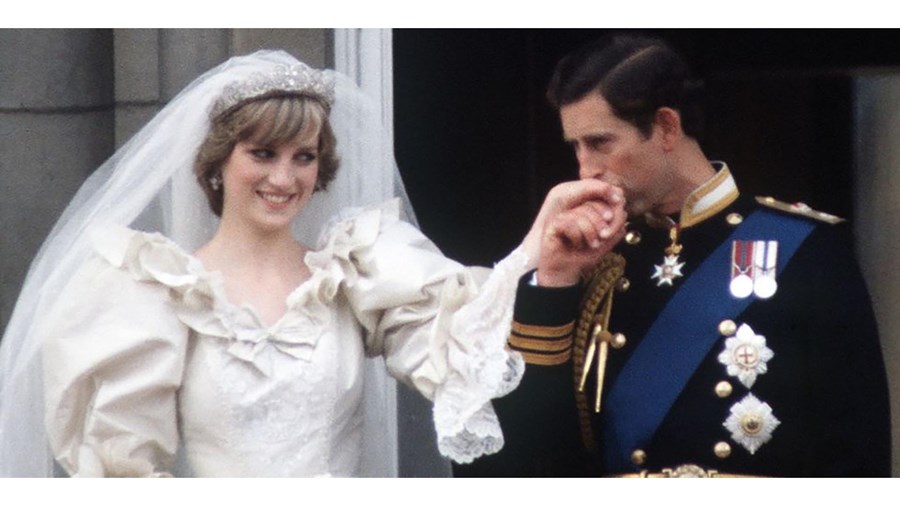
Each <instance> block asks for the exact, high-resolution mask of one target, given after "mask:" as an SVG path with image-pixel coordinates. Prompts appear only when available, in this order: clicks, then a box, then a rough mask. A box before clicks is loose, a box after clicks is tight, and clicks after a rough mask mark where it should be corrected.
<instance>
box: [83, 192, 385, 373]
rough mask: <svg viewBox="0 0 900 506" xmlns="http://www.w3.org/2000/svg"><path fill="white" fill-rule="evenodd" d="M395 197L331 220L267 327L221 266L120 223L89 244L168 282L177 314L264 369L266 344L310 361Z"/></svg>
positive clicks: (136, 274) (139, 275)
mask: <svg viewBox="0 0 900 506" xmlns="http://www.w3.org/2000/svg"><path fill="white" fill-rule="evenodd" d="M399 204H400V203H399V200H396V199H394V200H391V201H388V202H385V203H383V204H381V205H380V206H377V207H371V208H365V209H350V210H345V211H343V212H342V213H341V214H340V215H339V216H338V217H336V218H335V219H333V220H332V221H331V223H330V224H329V226H328V227H327V228H326V232H325V233H324V234H323V235H322V237H321V238H320V240H319V243H318V245H317V248H316V249H315V250H312V251H309V252H307V254H306V256H305V258H304V261H305V262H306V264H307V266H308V267H309V269H310V272H311V276H310V278H309V279H307V280H306V281H304V282H303V283H302V284H301V285H300V286H298V287H297V288H296V289H295V290H294V291H293V292H291V293H290V294H289V295H288V297H287V299H286V306H287V310H286V311H285V313H284V315H283V316H282V317H281V318H280V319H279V320H278V321H277V322H275V323H274V324H273V325H271V326H266V325H265V324H263V322H262V321H261V320H260V319H259V317H258V315H257V313H256V311H254V310H253V308H252V307H250V306H247V305H243V306H238V305H235V304H232V303H231V302H230V301H229V300H228V298H227V297H226V294H225V293H226V292H225V285H224V282H223V278H222V275H221V273H219V272H214V271H212V272H211V271H207V270H206V269H205V267H204V266H203V264H202V262H200V260H199V259H197V258H196V257H195V256H193V255H191V254H190V253H188V252H186V251H185V250H184V249H183V248H182V247H181V246H179V245H178V244H176V243H175V242H174V241H172V240H171V239H169V238H167V237H165V236H163V235H162V234H159V233H148V232H139V231H136V230H132V229H129V228H125V227H121V226H112V227H105V228H102V229H101V228H98V229H96V230H95V231H94V232H93V233H92V237H91V239H92V242H93V245H94V249H95V251H96V252H97V253H98V254H99V255H100V256H101V257H102V258H104V259H105V260H106V261H107V262H109V263H110V264H111V265H113V266H115V267H117V268H120V269H123V270H125V271H127V272H128V273H129V274H130V275H131V276H132V277H133V278H134V279H135V280H137V281H145V282H156V283H159V284H161V285H163V286H166V287H168V288H169V289H170V293H171V294H172V299H173V301H174V302H175V311H176V313H177V316H178V318H179V319H180V320H181V321H182V322H183V323H184V324H185V325H187V326H188V327H190V328H192V329H194V330H195V331H197V332H198V333H200V334H203V335H204V336H209V337H212V338H217V339H221V340H223V341H225V342H226V344H227V351H228V353H229V354H231V355H232V356H234V357H236V358H238V359H240V360H243V361H246V362H248V363H251V364H253V365H254V366H256V367H257V368H258V369H259V370H260V371H261V372H262V373H264V374H266V375H269V374H270V373H271V367H272V366H271V364H270V363H269V360H268V359H266V358H265V357H267V356H268V354H266V353H262V352H263V350H265V349H266V348H268V347H272V348H274V349H275V350H277V351H278V352H281V353H284V354H287V355H289V356H291V357H293V358H296V359H300V360H310V358H311V357H312V354H313V352H314V351H315V347H316V343H317V342H318V341H319V339H320V338H321V337H322V335H324V334H325V333H326V332H327V330H328V328H329V326H330V323H331V314H332V310H331V306H332V305H333V303H334V299H335V297H336V295H337V293H338V291H339V289H340V286H341V285H342V284H344V285H348V286H352V285H353V284H355V283H356V282H357V280H358V278H359V276H360V272H359V268H358V264H357V262H356V260H355V258H357V257H358V256H359V255H360V254H361V253H362V252H363V250H365V249H368V248H370V247H371V246H372V245H373V244H374V243H375V241H376V239H377V238H378V235H379V233H380V231H381V230H384V229H385V228H386V227H387V226H390V225H392V224H393V223H396V222H397V221H399V211H400V205H399Z"/></svg>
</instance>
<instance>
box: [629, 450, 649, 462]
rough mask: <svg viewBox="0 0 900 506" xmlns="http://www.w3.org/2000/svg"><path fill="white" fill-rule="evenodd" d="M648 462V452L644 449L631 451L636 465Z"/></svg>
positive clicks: (632, 460)
mask: <svg viewBox="0 0 900 506" xmlns="http://www.w3.org/2000/svg"><path fill="white" fill-rule="evenodd" d="M644 462H647V453H646V452H645V451H644V450H635V451H633V452H631V463H632V464H634V465H636V466H642V465H644Z"/></svg>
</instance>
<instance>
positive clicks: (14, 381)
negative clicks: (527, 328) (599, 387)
mask: <svg viewBox="0 0 900 506" xmlns="http://www.w3.org/2000/svg"><path fill="white" fill-rule="evenodd" d="M376 117H377V115H375V114H374V113H373V112H372V110H371V108H370V107H369V105H368V103H367V101H366V99H365V97H363V96H362V95H361V93H360V92H359V90H358V89H357V88H356V87H355V86H353V85H352V84H351V83H349V81H348V80H347V79H346V78H344V77H342V76H340V75H338V74H336V73H334V72H331V71H317V70H314V69H311V68H309V67H308V66H306V65H305V64H303V63H301V62H299V61H297V60H295V59H294V58H293V57H291V56H290V55H288V54H286V53H284V52H280V51H279V52H273V51H262V52H258V53H255V54H253V55H249V56H244V57H236V58H232V59H231V60H229V61H227V62H225V63H223V64H222V65H220V66H219V67H217V68H215V69H213V70H211V71H209V72H208V73H206V74H204V75H203V76H201V77H200V78H198V79H197V80H196V81H194V82H193V83H192V84H191V85H189V86H188V87H187V88H186V89H185V90H184V91H182V93H181V94H179V96H178V97H176V98H175V99H174V100H173V101H172V102H171V103H170V104H169V105H168V106H167V107H166V108H165V109H163V110H162V111H161V112H160V113H159V114H158V115H157V116H156V117H155V118H154V119H153V120H152V121H151V122H150V123H149V124H148V125H147V126H146V127H145V128H144V129H142V130H141V132H139V133H138V134H137V135H136V136H135V138H133V139H132V140H131V141H130V142H129V143H128V144H126V145H125V146H124V147H123V148H122V149H120V150H119V151H118V152H117V153H116V154H115V155H114V156H113V157H112V158H111V159H110V160H109V161H107V162H106V163H105V164H104V165H103V166H101V167H100V169H98V171H97V172H96V173H95V174H94V175H93V176H92V177H91V178H90V179H89V180H88V181H87V182H86V183H85V185H84V186H83V187H82V189H81V190H80V191H79V193H78V195H76V197H75V199H74V200H73V202H72V203H71V204H70V205H69V207H68V208H67V210H66V212H65V213H64V214H63V216H62V218H61V219H60V221H59V222H58V223H57V225H56V227H55V228H54V230H53V231H52V232H51V234H50V237H49V238H48V239H47V241H46V242H45V244H44V246H43V247H42V249H41V252H40V253H39V255H38V257H37V258H36V259H35V261H34V263H33V265H32V268H31V270H30V271H29V275H28V278H27V280H26V285H25V288H24V289H23V292H22V295H21V297H20V299H19V302H18V304H17V307H16V310H15V313H14V315H13V318H12V320H11V322H10V324H9V326H8V328H7V332H6V335H5V336H4V338H3V342H2V350H0V360H2V362H0V368H2V369H0V371H2V384H0V389H2V393H0V474H2V475H4V476H5V475H32V476H34V475H36V476H41V475H44V476H48V475H51V474H52V472H53V462H54V461H55V462H57V463H58V464H59V465H60V466H61V467H62V468H63V469H64V470H65V472H66V473H68V474H69V475H72V476H165V475H170V474H173V473H176V472H178V473H185V474H193V475H198V476H355V475H360V474H366V475H372V474H376V475H377V474H387V473H389V472H390V471H388V470H385V469H383V468H379V467H378V464H379V463H381V462H384V461H385V458H384V456H385V455H387V453H388V452H391V451H394V449H392V448H390V447H386V446H385V440H386V439H387V438H383V437H379V435H380V432H381V431H385V430H387V428H386V426H385V425H386V424H387V423H388V422H387V421H386V418H385V415H384V413H383V411H384V404H383V403H381V402H379V401H378V398H379V395H380V394H381V393H383V392H381V390H382V389H381V388H380V385H381V384H380V382H379V381H378V370H379V367H378V365H377V363H375V362H372V361H367V360H366V357H367V356H368V357H373V356H382V357H383V358H384V364H385V365H386V369H387V371H388V372H389V373H390V374H391V375H392V376H394V377H396V378H398V379H400V380H401V381H404V382H405V383H406V384H408V385H409V386H411V387H413V388H414V389H416V390H418V391H419V392H420V393H421V394H422V395H424V396H425V397H427V398H429V399H430V400H432V401H433V402H434V424H435V428H436V431H437V435H438V447H439V449H440V451H441V453H442V454H443V455H445V456H447V457H450V458H452V459H454V460H456V461H459V462H468V461H471V460H472V459H474V458H477V457H478V456H480V455H483V454H487V453H493V452H496V451H498V450H499V449H500V448H501V447H502V433H501V432H500V428H499V425H498V423H497V419H496V416H495V415H494V413H493V410H492V408H491V404H490V399H492V398H495V397H498V396H502V395H504V394H505V393H506V392H508V391H509V390H511V389H512V388H515V386H516V385H517V383H518V381H519V378H520V377H521V374H522V370H523V367H524V365H523V362H522V360H521V357H520V356H519V355H518V354H517V353H515V352H510V351H508V350H507V348H506V346H505V343H506V338H507V336H508V332H509V323H510V320H511V312H512V306H513V304H512V302H513V297H514V294H515V287H516V283H517V282H518V280H519V278H520V276H522V275H523V274H524V273H525V272H527V271H528V270H529V269H531V268H532V267H533V266H534V264H535V260H536V258H535V257H536V254H535V252H536V251H538V246H537V244H536V243H537V242H539V241H540V237H541V234H542V232H543V230H542V229H543V226H544V223H545V221H546V219H547V216H548V215H552V214H554V213H556V212H558V211H560V210H561V209H562V208H563V207H566V206H571V205H573V203H577V202H575V201H574V200H572V198H571V196H569V200H568V201H564V200H565V199H552V198H548V202H547V203H545V206H544V209H542V212H541V213H540V214H539V216H538V219H537V220H536V221H535V224H534V225H533V228H532V230H531V231H530V232H529V235H528V236H527V237H526V240H525V241H524V242H523V245H522V246H520V247H519V248H517V249H516V250H515V251H513V252H512V253H511V254H510V255H509V256H508V257H507V258H505V259H504V260H502V261H501V262H500V263H498V264H497V265H496V266H495V268H494V269H493V270H491V272H490V275H489V276H488V277H486V279H484V278H485V277H484V276H480V275H478V272H476V270H474V269H469V268H466V267H464V266H461V265H459V264H457V263H456V262H453V261H451V260H449V259H447V258H445V257H443V256H442V255H441V254H440V252H439V251H438V250H437V248H436V247H435V246H434V245H433V244H432V243H431V242H430V241H428V240H427V238H425V237H424V236H423V235H422V234H421V233H420V232H419V231H418V230H417V229H416V228H415V227H413V226H412V225H410V224H409V223H407V222H406V221H404V220H403V215H404V213H403V209H402V208H403V206H404V204H405V203H404V202H401V201H400V200H391V201H387V202H384V203H376V202H377V200H376V199H373V198H372V197H371V195H368V194H367V192H370V191H371V190H372V189H373V187H378V186H379V185H381V186H384V185H385V184H388V185H393V184H394V182H395V177H396V174H395V173H394V170H395V169H394V168H393V167H389V168H384V167H371V163H367V162H372V161H374V160H381V159H382V158H381V156H380V154H381V153H379V150H381V149H383V146H382V145H381V144H380V143H379V142H378V141H377V139H378V138H379V137H378V132H379V130H378V129H379V125H378V123H377V121H378V120H375V119H373V118H376ZM339 164H340V165H341V170H340V171H339V170H338V165H339ZM198 183H199V184H198ZM551 195H552V194H551ZM582 200H583V199H582ZM578 202H580V201H578ZM360 205H365V206H364V207H355V208H347V206H360ZM204 207H205V208H206V209H204ZM338 211H340V212H338ZM335 213H336V214H337V216H336V217H333V218H331V219H330V220H328V219H327V218H328V216H330V215H332V214H335ZM326 221H327V223H326ZM323 225H324V226H323ZM319 230H321V233H318V234H315V232H317V231H319ZM316 235H317V236H318V240H313V237H315V236H316ZM383 369H384V368H383V366H382V367H381V368H380V370H383ZM176 461H180V462H178V463H176Z"/></svg>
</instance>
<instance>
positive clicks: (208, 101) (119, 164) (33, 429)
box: [0, 51, 410, 476]
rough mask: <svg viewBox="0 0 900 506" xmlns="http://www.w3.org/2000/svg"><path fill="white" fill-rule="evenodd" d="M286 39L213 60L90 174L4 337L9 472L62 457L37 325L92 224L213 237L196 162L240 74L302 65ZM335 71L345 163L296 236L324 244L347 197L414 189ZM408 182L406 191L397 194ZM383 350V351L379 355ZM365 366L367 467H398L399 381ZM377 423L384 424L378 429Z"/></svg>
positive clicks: (45, 466)
mask: <svg viewBox="0 0 900 506" xmlns="http://www.w3.org/2000/svg"><path fill="white" fill-rule="evenodd" d="M297 63H298V62H297V60H296V59H294V58H293V57H292V56H290V55H289V54H287V53H285V52H282V51H260V52H257V53H254V54H252V55H248V56H242V57H235V58H232V59H230V60H228V61H226V62H225V63H223V64H221V65H219V66H218V67H216V68H214V69H212V70H210V71H208V72H206V73H205V74H203V75H202V76H200V77H199V78H197V79H196V80H195V81H194V82H192V83H191V84H190V85H188V86H187V87H186V88H185V89H184V90H183V91H182V92H181V93H179V94H178V95H177V96H176V97H175V98H174V99H173V100H172V101H171V102H170V103H169V104H168V105H167V106H166V107H165V108H164V109H163V110H162V111H160V112H159V114H157V115H156V116H155V117H154V118H153V120H151V121H150V122H149V123H148V124H147V125H146V126H145V127H144V128H143V129H141V130H140V132H138V133H137V134H136V135H135V136H134V137H133V138H132V139H131V140H130V141H129V142H128V143H126V144H125V145H124V146H123V147H122V148H120V149H119V150H118V151H117V152H116V153H115V154H114V155H113V156H112V157H111V158H110V159H109V160H107V161H106V162H105V163H104V164H103V165H101V166H100V167H99V168H98V169H97V170H96V171H95V172H94V174H93V175H92V176H91V177H90V178H89V179H88V180H87V181H86V182H85V183H84V184H83V185H82V187H81V189H80V190H79V191H78V193H77V194H76V195H75V197H74V198H73V199H72V202H71V203H70V204H69V206H68V207H67V208H66V210H65V211H64V212H63V214H62V216H61V217H60V219H59V221H58V222H57V223H56V225H55V226H54V227H53V230H52V231H51V232H50V235H49V236H48V237H47V239H46V241H45V242H44V244H43V246H42V247H41V249H40V251H39V253H38V254H37V256H36V257H35V259H34V261H33V263H32V265H31V268H30V269H29V272H28V275H27V277H26V280H25V284H24V287H23V289H22V292H21V295H20V297H19V299H18V302H17V304H16V307H15V310H14V312H13V314H12V317H11V319H10V321H9V324H8V326H7V328H6V333H5V334H4V336H3V340H2V345H0V476H51V475H52V473H53V458H52V456H51V454H50V452H49V448H48V446H47V439H46V435H45V433H44V421H43V414H44V413H43V399H44V397H43V392H42V386H41V378H42V371H41V349H40V348H41V343H39V342H38V340H37V339H36V338H35V337H34V331H35V327H36V325H37V324H38V323H39V321H40V316H41V315H42V314H45V313H46V312H47V308H49V307H50V306H51V305H52V304H53V303H54V301H55V300H56V297H57V295H58V293H59V292H60V290H61V289H62V288H63V286H64V285H65V283H66V282H67V281H68V280H69V278H70V277H71V276H72V274H73V273H74V272H75V271H76V269H78V268H79V267H80V266H81V265H82V264H83V263H84V261H85V259H86V258H87V256H88V255H89V244H88V234H86V232H87V231H88V230H89V229H91V228H93V227H97V226H101V227H102V226H106V225H127V226H131V227H133V228H138V229H142V230H152V231H159V232H161V233H163V234H164V235H166V236H168V237H170V238H172V239H173V240H174V241H176V242H177V243H179V244H180V245H181V246H182V247H183V248H185V249H186V250H187V251H193V250H195V249H196V248H197V247H199V246H200V245H202V244H204V243H205V242H206V241H207V240H208V239H209V238H210V237H211V236H212V233H213V232H214V230H215V226H216V218H215V216H214V215H213V214H212V213H211V212H210V211H209V208H208V205H207V202H206V198H205V196H204V195H203V194H202V192H201V190H200V187H199V185H198V184H197V183H196V181H195V179H194V176H193V172H192V165H193V160H194V156H195V154H196V152H197V149H198V147H199V145H200V143H201V142H202V140H203V138H204V136H205V134H206V132H207V129H208V125H209V115H208V113H209V110H210V107H211V105H212V104H213V102H214V101H215V100H216V98H217V97H218V96H219V95H220V94H221V92H222V90H223V89H224V88H225V87H226V86H227V85H229V84H230V83H233V82H234V81H241V80H246V79H248V78H251V77H252V76H254V75H256V74H257V73H261V72H262V73H265V72H267V71H269V72H270V71H271V70H272V69H274V68H275V67H277V66H291V65H295V64H297ZM323 72H324V75H325V76H326V78H327V79H329V80H331V81H333V83H334V93H335V102H334V105H333V107H332V110H331V115H330V118H331V122H332V126H333V128H334V131H335V135H336V137H337V140H338V154H339V156H340V159H341V167H340V169H339V170H338V173H337V176H336V178H335V180H334V181H333V182H332V183H331V184H330V186H329V189H328V191H326V192H319V193H317V194H315V195H314V197H313V199H312V200H311V201H310V203H309V205H308V207H307V208H306V209H305V210H304V211H303V213H302V215H301V217H300V218H299V219H298V220H297V222H296V225H295V232H296V235H297V237H298V238H299V239H300V240H301V241H303V242H305V243H307V244H314V243H315V241H316V238H317V236H318V234H319V232H320V229H321V227H322V226H323V225H324V224H325V223H326V221H327V220H328V218H329V217H331V216H332V215H333V214H335V213H336V212H337V211H338V210H339V209H342V208H345V207H348V206H350V207H353V206H363V205H369V204H374V203H377V202H381V201H383V200H385V199H387V198H390V197H392V196H395V195H397V196H400V197H402V198H404V202H405V204H406V205H405V207H406V209H407V210H409V209H410V207H409V203H408V201H407V200H406V199H405V194H404V192H403V190H402V183H401V182H400V177H399V173H398V171H397V169H396V166H395V164H394V163H393V154H392V149H391V146H390V142H389V139H387V140H386V139H385V136H384V128H385V125H384V123H383V121H384V120H383V117H382V111H381V109H380V107H379V105H378V103H377V101H375V100H372V99H370V98H369V97H367V96H366V95H365V94H364V93H363V92H362V91H361V90H360V88H359V87H358V86H357V85H356V84H355V83H354V82H353V81H352V80H351V79H349V78H347V77H346V76H344V75H342V74H339V73H337V72H334V71H330V70H325V71H323ZM398 194H399V195H398ZM377 360H380V359H377ZM368 369H369V371H367V374H368V376H367V377H366V385H367V392H366V396H367V397H366V409H367V422H370V421H371V422H374V423H371V424H369V425H368V427H369V429H367V435H370V436H372V437H367V438H366V439H365V441H366V443H365V446H364V451H363V469H364V470H363V472H364V474H367V475H380V476H393V475H396V473H397V459H396V448H395V446H396V437H395V436H394V437H393V438H392V437H387V438H386V437H384V433H385V427H390V428H394V429H391V430H394V431H395V427H396V412H395V409H394V407H393V404H392V403H393V392H392V389H393V388H394V385H393V383H392V382H391V381H389V380H388V379H387V378H386V374H385V372H384V368H383V366H380V364H379V363H377V362H375V361H371V362H370V364H369V367H368ZM372 427H376V428H377V429H375V430H371V428H372Z"/></svg>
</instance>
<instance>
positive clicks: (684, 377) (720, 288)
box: [603, 209, 815, 473]
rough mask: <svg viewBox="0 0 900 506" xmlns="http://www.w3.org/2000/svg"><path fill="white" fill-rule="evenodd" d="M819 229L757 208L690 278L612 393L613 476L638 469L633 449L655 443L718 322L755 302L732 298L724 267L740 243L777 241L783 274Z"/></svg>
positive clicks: (607, 438) (606, 447)
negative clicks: (807, 238)
mask: <svg viewBox="0 0 900 506" xmlns="http://www.w3.org/2000/svg"><path fill="white" fill-rule="evenodd" d="M814 228H815V224H814V223H813V222H811V221H810V220H804V219H801V218H796V217H794V216H790V215H785V214H780V213H778V214H776V213H775V212H773V211H769V210H767V209H760V210H757V211H755V212H754V213H753V214H751V215H750V216H749V217H747V219H746V220H744V221H743V223H741V224H740V225H739V226H738V227H737V228H735V230H734V231H733V232H732V234H731V236H730V237H729V238H728V239H727V240H726V241H724V242H723V243H722V244H721V245H720V246H719V247H718V248H716V250H714V251H713V252H712V254H710V255H709V257H707V259H706V260H704V261H703V263H702V264H700V265H699V266H698V267H697V270H696V271H694V273H693V274H691V275H690V276H689V277H688V278H686V279H685V280H684V283H682V285H681V287H680V288H679V289H678V290H677V291H676V292H675V293H674V294H673V295H672V298H671V299H670V300H669V302H668V304H667V305H666V307H665V308H663V310H662V312H661V313H660V314H659V316H658V317H657V319H656V321H654V322H653V325H651V327H650V330H649V331H648V332H647V334H646V336H645V337H644V339H642V340H641V343H640V344H639V345H638V347H637V349H635V350H634V353H633V354H632V356H631V358H630V359H629V360H628V362H627V363H626V364H625V367H624V368H623V369H622V372H621V373H620V374H619V375H618V376H617V377H616V379H615V382H614V383H613V384H612V385H611V388H610V390H609V394H608V396H607V400H606V401H605V403H604V410H605V411H606V417H605V427H604V430H603V454H604V460H605V462H606V472H607V473H621V472H634V471H638V470H639V468H638V466H636V465H635V464H633V463H632V462H631V460H630V457H631V452H632V451H634V450H635V449H638V448H645V447H646V446H647V445H648V444H649V443H650V440H651V439H652V437H653V434H654V433H655V432H656V430H657V428H658V427H659V424H660V423H662V420H663V418H665V416H666V414H667V413H668V412H669V409H670V408H671V407H672V404H674V402H675V400H676V399H677V398H678V396H679V395H680V394H681V391H682V390H683V389H684V386H685V385H686V384H687V382H688V380H689V379H690V378H691V376H692V375H693V374H694V371H695V370H696V369H697V367H698V366H699V365H700V363H701V362H702V361H703V359H704V357H706V355H707V354H709V351H710V350H711V349H712V347H713V345H714V344H715V343H716V342H718V340H719V334H718V332H717V331H716V328H717V326H718V324H719V322H721V321H722V320H724V319H726V318H728V319H732V320H736V319H737V318H738V316H740V314H741V313H742V312H743V311H744V310H745V309H746V308H747V306H748V305H749V304H750V301H751V298H745V299H737V298H735V297H732V296H731V294H730V293H729V291H728V279H729V276H728V275H727V274H728V272H727V271H726V272H723V271H722V267H723V266H725V265H728V260H729V256H730V255H731V254H732V244H733V242H734V241H738V240H744V241H746V240H748V239H751V238H758V237H767V238H770V239H772V240H776V241H778V243H779V245H780V247H779V249H780V250H781V251H780V253H781V256H782V260H783V261H781V262H779V265H778V269H779V271H783V270H784V268H785V267H786V266H787V265H788V262H789V261H790V259H791V257H792V256H793V255H794V253H795V252H796V251H797V248H799V247H800V245H801V244H802V243H803V241H804V240H805V239H806V237H807V236H808V235H809V234H810V232H812V230H813V229H814ZM750 258H752V257H750ZM704 329H706V330H704ZM660 364H665V366H664V367H661V366H660Z"/></svg>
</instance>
